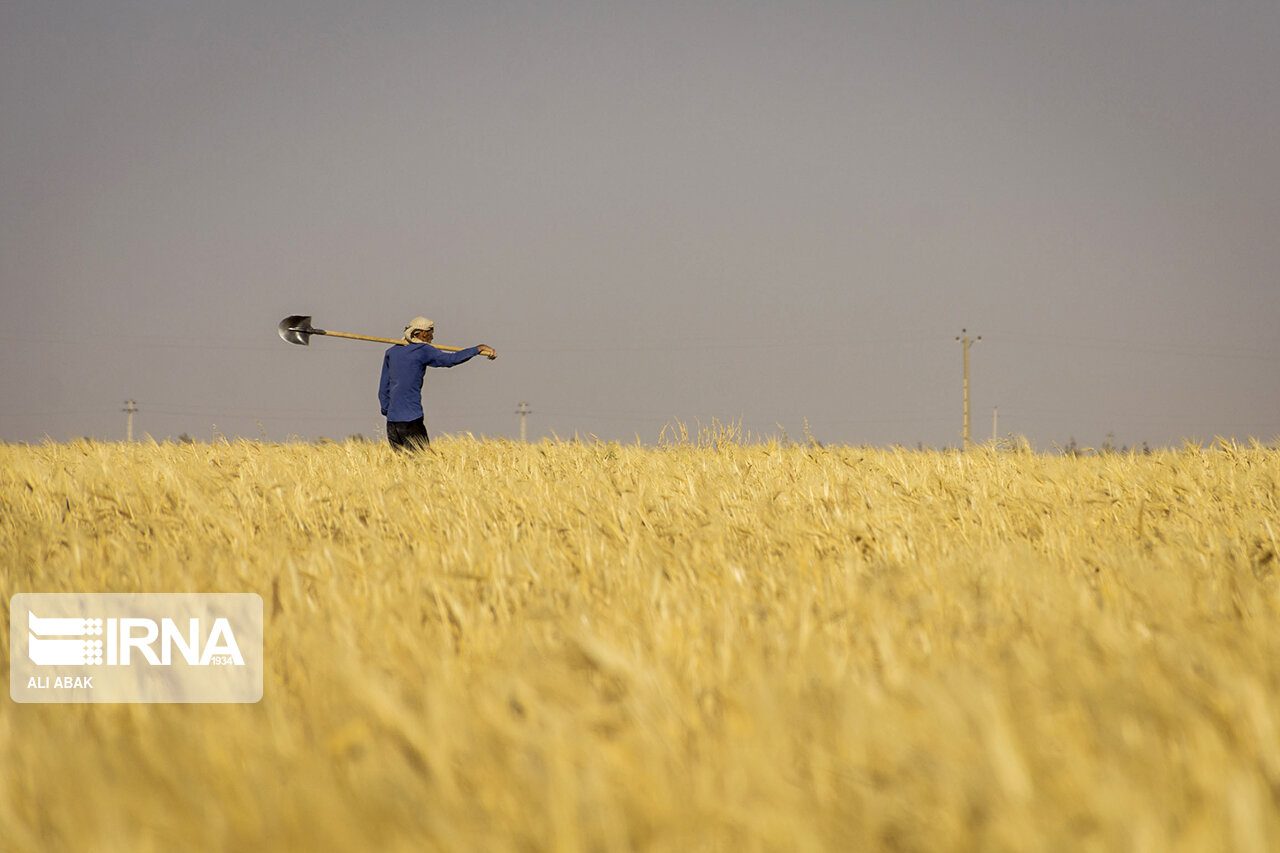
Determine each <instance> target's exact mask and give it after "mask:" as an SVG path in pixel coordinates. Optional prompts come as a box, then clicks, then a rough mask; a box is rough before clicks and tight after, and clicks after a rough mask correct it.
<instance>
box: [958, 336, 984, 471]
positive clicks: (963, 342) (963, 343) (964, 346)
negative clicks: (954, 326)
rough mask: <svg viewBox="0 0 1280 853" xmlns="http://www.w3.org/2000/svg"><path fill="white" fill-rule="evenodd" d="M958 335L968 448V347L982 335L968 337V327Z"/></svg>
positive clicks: (965, 441)
mask: <svg viewBox="0 0 1280 853" xmlns="http://www.w3.org/2000/svg"><path fill="white" fill-rule="evenodd" d="M960 335H961V336H960V337H958V338H956V340H957V341H959V342H960V347H961V350H962V351H963V353H964V429H963V431H962V433H961V434H962V437H963V438H964V449H965V450H968V449H969V443H970V442H969V347H971V346H973V345H974V344H976V343H977V342H978V341H980V340H982V335H978V337H976V338H970V337H969V330H968V329H961V330H960Z"/></svg>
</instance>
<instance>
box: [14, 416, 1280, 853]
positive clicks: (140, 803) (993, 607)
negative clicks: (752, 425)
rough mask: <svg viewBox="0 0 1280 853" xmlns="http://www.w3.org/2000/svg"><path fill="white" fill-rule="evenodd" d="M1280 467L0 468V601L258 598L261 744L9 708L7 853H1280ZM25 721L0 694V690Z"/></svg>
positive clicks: (614, 454)
mask: <svg viewBox="0 0 1280 853" xmlns="http://www.w3.org/2000/svg"><path fill="white" fill-rule="evenodd" d="M1278 492H1280V452H1277V451H1275V450H1270V449H1265V448H1262V447H1258V446H1253V447H1243V446H1236V445H1234V444H1225V443H1224V444H1220V445H1219V446H1216V447H1215V448H1213V449H1204V450H1202V449H1199V448H1191V447H1188V448H1185V449H1182V450H1177V451H1161V452H1156V453H1154V454H1152V455H1149V456H1141V455H1110V456H1098V457H1088V458H1070V457H1060V456H1049V455H1038V454H1034V453H1031V452H1025V451H1024V452H996V451H995V450H993V449H978V450H974V451H972V452H969V453H965V454H961V453H943V452H918V451H905V450H903V451H899V450H885V449H868V448H854V447H841V448H830V447H828V448H823V447H818V446H805V445H794V444H785V445H784V444H778V443H776V442H775V443H768V444H746V443H739V442H736V441H732V440H710V441H702V442H699V441H697V440H694V441H691V442H683V443H679V442H678V443H675V444H671V445H668V446H663V447H641V446H626V445H619V444H611V443H579V442H550V441H544V442H542V443H539V444H532V445H525V444H519V443H514V442H505V441H480V440H475V439H470V438H452V439H444V440H440V441H437V442H436V443H435V444H433V445H432V448H431V449H430V450H429V451H426V452H422V453H419V454H413V455H394V454H392V453H391V452H390V451H389V450H388V449H387V448H385V447H382V446H379V445H373V444H368V443H362V442H348V443H341V444H327V445H307V444H279V445H272V444H261V443H256V442H231V443H227V442H221V443H215V444H195V445H177V444H156V443H143V444H133V445H127V444H108V443H90V442H77V443H71V444H52V443H50V444H45V445H35V446H16V445H5V446H0V504H2V505H3V515H2V516H0V555H2V558H0V559H2V560H3V563H2V564H0V593H2V597H3V599H4V601H5V603H6V606H5V615H6V621H5V624H4V625H3V626H0V627H2V628H3V630H2V631H0V644H3V653H4V656H5V657H7V656H8V649H9V630H8V629H9V624H8V601H9V598H10V597H11V596H12V595H14V594H15V593H19V592H60V591H93V592H102V591H114V592H161V591H199V592H256V593H258V594H260V595H261V596H262V598H263V601H264V603H265V614H266V644H265V645H266V662H267V672H266V683H265V695H264V697H263V700H262V701H261V702H260V703H258V704H256V705H20V704H17V703H14V702H12V701H9V700H8V699H6V700H5V701H4V703H3V705H2V706H0V760H2V761H3V767H4V772H3V773H2V774H0V848H4V849H12V850H23V851H26V850H33V851H34V850H84V849H90V850H93V849H107V850H130V851H162V850H163V851H169V850H173V849H187V848H201V849H225V850H248V849H262V848H266V849H291V850H330V849H344V850H410V849H413V850H418V849H440V850H543V849H553V850H602V851H608V850H631V849H641V850H659V851H684V850H898V851H908V850H909V851H938V850H957V849H961V850H971V849H982V850H1017V851H1041V850H1044V851H1048V850H1126V851H1128V850H1135V851H1151V852H1152V853H1158V852H1159V851H1181V850H1197V851H1199V850H1223V851H1228V850H1229V851H1244V853H1255V851H1256V853H1261V851H1268V850H1275V849H1280V810H1278V809H1277V804H1280V663H1278V662H1277V660H1278V658H1277V653H1278V652H1280V622H1278V617H1280V587H1278V583H1280V581H1278V580H1277V575H1276V568H1277V563H1278V562H1280V556H1278V552H1280V547H1278V546H1277V535H1278V534H1280V511H1278V510H1277V494H1278ZM5 687H6V691H5V692H6V694H7V692H8V691H7V687H8V684H7V670H6V684H5Z"/></svg>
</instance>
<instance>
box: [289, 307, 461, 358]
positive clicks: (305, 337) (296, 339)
mask: <svg viewBox="0 0 1280 853" xmlns="http://www.w3.org/2000/svg"><path fill="white" fill-rule="evenodd" d="M278 331H279V332H280V339H281V340H283V341H286V342H288V343H291V344H299V345H301V346H304V347H305V346H309V345H310V343H311V336H312V335H328V336H329V337H331V338H349V339H351V340H353V341H373V342H374V343H378V344H396V345H399V346H405V345H407V344H408V343H409V342H408V341H406V340H405V339H404V338H401V339H400V340H396V339H394V338H374V337H370V336H369V335H357V334H355V333H354V332H335V331H333V330H332V329H317V328H316V327H315V326H312V325H311V317H310V316H309V315H308V316H303V315H301V314H295V315H293V316H292V317H285V318H284V319H283V320H281V321H280V326H279V328H278ZM431 346H433V347H435V348H436V349H439V350H444V351H445V352H461V350H462V347H442V346H440V345H439V344H431Z"/></svg>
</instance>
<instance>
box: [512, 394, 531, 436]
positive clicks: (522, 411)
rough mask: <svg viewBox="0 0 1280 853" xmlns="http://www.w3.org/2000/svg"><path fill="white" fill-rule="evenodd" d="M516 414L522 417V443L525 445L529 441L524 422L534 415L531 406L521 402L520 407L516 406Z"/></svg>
mask: <svg viewBox="0 0 1280 853" xmlns="http://www.w3.org/2000/svg"><path fill="white" fill-rule="evenodd" d="M516 414H517V415H519V416H520V441H521V442H522V443H523V442H525V441H528V432H527V431H526V430H525V425H524V420H525V418H526V417H527V416H529V415H531V414H533V413H532V412H531V411H530V410H529V404H528V403H526V402H524V401H523V400H521V401H520V403H519V405H517V406H516Z"/></svg>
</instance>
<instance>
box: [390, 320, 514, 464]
mask: <svg viewBox="0 0 1280 853" xmlns="http://www.w3.org/2000/svg"><path fill="white" fill-rule="evenodd" d="M435 334H436V324H435V323H433V322H431V321H430V320H428V319H427V318H426V317H414V318H413V320H412V321H411V322H410V323H409V325H407V326H405V327H404V339H405V340H406V341H408V344H407V345H403V346H402V345H400V344H396V345H395V346H393V347H390V348H389V349H388V350H387V354H386V355H385V356H383V357H382V379H381V381H379V383H378V401H379V402H380V403H382V414H383V415H384V416H385V417H386V419H387V441H389V442H391V446H392V447H393V448H395V449H396V450H409V449H411V448H413V447H415V446H423V445H427V444H430V443H431V439H430V438H429V437H428V436H427V427H426V425H425V424H424V423H423V421H422V418H423V414H422V374H424V373H425V372H426V370H427V368H428V367H453V366H454V365H455V364H462V363H463V362H464V361H470V360H471V359H473V358H475V357H476V356H477V355H483V356H485V357H486V358H488V359H489V360H493V359H495V358H497V356H498V354H497V353H496V352H495V351H494V349H493V347H491V346H488V345H486V344H480V345H479V346H475V347H471V348H469V349H464V350H461V351H459V352H445V351H444V350H439V349H436V348H435V347H433V346H432V345H431V341H432V339H433V338H434V337H435Z"/></svg>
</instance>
